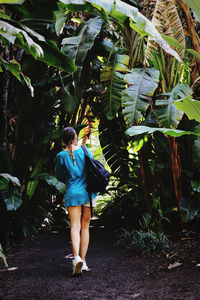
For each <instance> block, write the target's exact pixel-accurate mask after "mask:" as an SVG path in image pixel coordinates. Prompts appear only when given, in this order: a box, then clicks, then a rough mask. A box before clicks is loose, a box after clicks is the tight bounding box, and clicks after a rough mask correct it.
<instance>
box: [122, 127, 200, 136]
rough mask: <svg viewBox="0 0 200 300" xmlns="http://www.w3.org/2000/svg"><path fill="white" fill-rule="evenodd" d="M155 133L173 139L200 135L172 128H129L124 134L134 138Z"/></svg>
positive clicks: (199, 134)
mask: <svg viewBox="0 0 200 300" xmlns="http://www.w3.org/2000/svg"><path fill="white" fill-rule="evenodd" d="M156 131H159V132H162V133H163V134H167V135H170V136H173V137H180V136H182V135H191V134H192V135H197V136H200V133H197V132H192V131H184V130H178V129H172V128H153V127H148V126H142V125H140V126H131V127H130V128H129V129H127V130H126V134H128V135H130V136H135V135H139V134H152V133H154V132H156Z"/></svg>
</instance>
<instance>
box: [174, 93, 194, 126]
mask: <svg viewBox="0 0 200 300" xmlns="http://www.w3.org/2000/svg"><path fill="white" fill-rule="evenodd" d="M174 104H175V106H176V108H177V109H179V110H182V111H184V113H185V114H186V115H187V116H188V118H189V119H190V120H192V119H194V120H196V121H197V122H200V101H199V100H194V99H192V98H191V97H186V98H185V99H183V100H177V101H175V102H174Z"/></svg>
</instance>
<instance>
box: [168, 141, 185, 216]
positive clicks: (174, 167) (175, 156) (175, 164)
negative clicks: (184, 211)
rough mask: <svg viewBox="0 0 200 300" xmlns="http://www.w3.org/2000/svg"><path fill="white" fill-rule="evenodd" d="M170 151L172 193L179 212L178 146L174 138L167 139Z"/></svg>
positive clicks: (179, 166)
mask: <svg viewBox="0 0 200 300" xmlns="http://www.w3.org/2000/svg"><path fill="white" fill-rule="evenodd" d="M167 139H168V142H169V146H170V149H171V162H172V176H173V182H174V192H175V195H176V205H177V210H178V211H179V210H180V203H181V199H182V190H181V163H180V157H179V154H178V144H177V143H176V140H175V138H174V137H167Z"/></svg>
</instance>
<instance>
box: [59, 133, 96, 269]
mask: <svg viewBox="0 0 200 300" xmlns="http://www.w3.org/2000/svg"><path fill="white" fill-rule="evenodd" d="M63 142H64V144H65V149H64V150H63V151H61V152H59V153H58V154H57V156H56V177H57V179H58V180H60V181H62V182H63V183H65V184H66V187H67V188H66V193H65V206H66V207H67V210H68V214H69V218H70V234H71V242H72V251H73V255H74V259H73V275H78V274H81V273H82V271H88V266H87V264H86V260H85V257H86V254H87V250H88V245H89V224H90V218H91V212H90V202H89V195H88V192H87V190H86V187H87V182H86V178H87V170H86V168H85V154H84V151H83V149H82V148H81V147H79V146H77V145H76V143H77V134H76V132H75V130H74V129H73V128H72V127H66V128H65V129H64V131H63ZM88 152H89V150H88ZM89 155H91V153H90V152H89ZM91 156H92V155H91ZM96 196H97V194H96V193H92V199H93V206H95V199H94V198H95V197H96Z"/></svg>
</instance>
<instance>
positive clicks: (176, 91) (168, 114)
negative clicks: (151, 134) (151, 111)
mask: <svg viewBox="0 0 200 300" xmlns="http://www.w3.org/2000/svg"><path fill="white" fill-rule="evenodd" d="M191 95H192V89H191V88H190V87H189V86H188V85H187V84H183V83H180V84H177V85H176V86H175V87H174V88H173V89H172V90H171V91H170V92H167V93H163V94H162V96H163V98H165V97H167V99H162V100H161V99H160V100H156V106H157V107H158V106H161V108H159V109H158V108H157V109H156V114H157V120H158V124H159V125H160V126H161V127H168V128H170V127H174V128H176V127H177V126H178V124H179V122H180V120H181V119H182V117H183V114H184V113H183V111H181V110H178V109H177V108H176V106H175V104H174V102H175V101H176V100H183V99H185V98H186V97H188V96H191Z"/></svg>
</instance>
